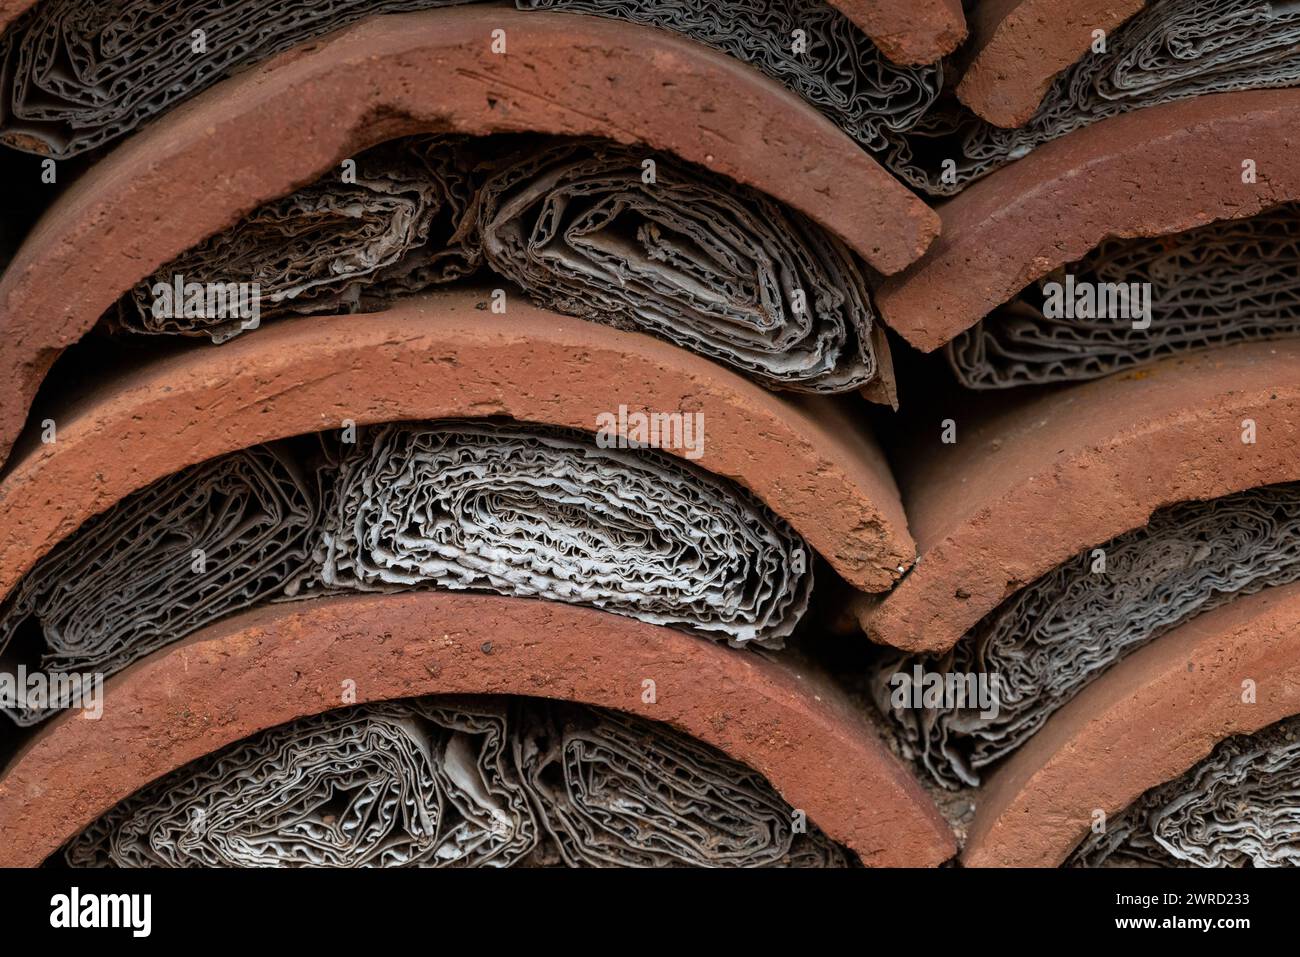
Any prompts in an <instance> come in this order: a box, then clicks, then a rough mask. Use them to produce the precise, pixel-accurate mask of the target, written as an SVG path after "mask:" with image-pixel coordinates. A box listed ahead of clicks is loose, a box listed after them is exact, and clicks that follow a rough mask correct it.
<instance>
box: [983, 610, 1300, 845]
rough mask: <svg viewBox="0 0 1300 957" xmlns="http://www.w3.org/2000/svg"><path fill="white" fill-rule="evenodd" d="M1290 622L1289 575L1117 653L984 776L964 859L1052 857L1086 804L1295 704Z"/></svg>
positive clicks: (1071, 840)
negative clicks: (1247, 696) (1250, 687)
mask: <svg viewBox="0 0 1300 957" xmlns="http://www.w3.org/2000/svg"><path fill="white" fill-rule="evenodd" d="M1298 632H1300V585H1285V586H1281V587H1278V588H1270V589H1266V590H1264V591H1262V592H1259V593H1258V594H1255V595H1250V596H1245V597H1241V598H1238V599H1236V600H1235V601H1233V602H1230V603H1229V604H1227V605H1224V606H1221V607H1220V608H1217V609H1215V610H1213V611H1209V612H1206V613H1205V614H1203V615H1200V616H1198V617H1196V618H1194V619H1192V620H1191V621H1189V622H1187V623H1186V624H1184V625H1182V626H1181V627H1179V628H1177V629H1175V630H1174V631H1171V632H1170V633H1169V634H1167V635H1164V636H1163V637H1161V638H1158V639H1157V640H1155V641H1153V642H1152V643H1151V644H1149V645H1147V646H1146V647H1145V648H1142V649H1140V650H1139V651H1137V652H1135V653H1134V654H1133V655H1131V656H1129V657H1128V658H1126V659H1125V660H1124V661H1122V662H1121V663H1120V664H1118V665H1116V666H1115V667H1114V668H1112V669H1111V670H1110V671H1108V672H1106V674H1104V675H1102V676H1101V677H1100V678H1098V679H1097V680H1096V681H1095V682H1093V683H1092V684H1091V685H1089V686H1088V687H1087V688H1085V689H1084V690H1083V692H1082V693H1081V694H1079V696H1078V697H1076V698H1075V699H1074V700H1073V701H1071V702H1070V703H1069V704H1068V705H1066V706H1065V707H1064V708H1062V709H1061V710H1060V711H1058V712H1057V713H1056V714H1054V715H1053V716H1052V717H1051V718H1050V719H1049V720H1048V722H1047V724H1046V725H1044V726H1043V728H1042V730H1041V731H1039V732H1038V734H1036V735H1035V736H1034V737H1033V738H1032V739H1031V740H1030V741H1029V743H1028V744H1026V745H1025V746H1024V747H1023V748H1021V749H1020V751H1018V752H1017V753H1016V754H1015V755H1013V756H1012V757H1011V758H1009V759H1008V761H1007V763H1006V764H1005V765H1004V766H1003V767H1001V768H1000V769H999V770H998V772H997V773H996V774H995V775H994V776H993V779H992V780H991V781H990V782H989V784H988V786H987V787H986V788H985V790H984V792H983V793H982V795H981V796H980V801H979V807H978V811H977V812H976V816H975V821H974V824H973V825H972V827H971V830H970V833H969V839H968V842H967V845H966V850H965V853H964V854H963V858H962V859H963V862H964V863H966V864H967V865H970V866H974V867H981V866H999V865H1001V866H1030V867H1055V866H1056V865H1058V864H1060V863H1061V862H1062V861H1064V860H1065V859H1066V857H1068V856H1069V854H1070V851H1072V850H1073V849H1074V848H1075V846H1076V845H1077V844H1078V843H1079V842H1080V841H1081V840H1083V838H1084V837H1085V836H1086V835H1087V833H1088V829H1089V827H1091V825H1092V821H1093V813H1094V811H1095V810H1098V809H1099V810H1102V811H1104V812H1105V813H1106V815H1107V816H1108V817H1109V816H1112V815H1115V814H1117V813H1119V812H1120V811H1122V810H1123V809H1124V808H1126V807H1127V806H1128V805H1129V804H1131V803H1132V802H1133V801H1134V800H1135V799H1137V798H1138V797H1139V796H1140V795H1141V794H1142V793H1143V792H1145V791H1147V790H1148V789H1150V788H1153V787H1155V786H1156V785H1157V784H1163V783H1164V782H1165V781H1170V780H1173V779H1174V778H1176V777H1178V776H1179V775H1181V774H1182V773H1183V772H1184V771H1186V770H1188V769H1189V768H1191V767H1192V766H1193V765H1195V764H1196V763H1197V762H1199V761H1200V760H1201V759H1202V758H1204V757H1205V756H1206V755H1208V754H1209V753H1210V751H1211V750H1213V748H1214V746H1215V745H1216V744H1217V743H1218V742H1220V741H1222V740H1223V739H1224V738H1227V737H1231V736H1232V735H1236V734H1250V733H1252V732H1255V731H1258V730H1260V729H1261V728H1264V727H1267V726H1268V725H1270V724H1273V723H1275V722H1277V721H1281V720H1282V719H1283V718H1286V717H1289V716H1291V715H1293V714H1296V713H1300V643H1297V642H1296V635H1297V633H1298ZM1247 679H1249V680H1251V681H1254V682H1255V694H1256V700H1255V701H1254V702H1253V703H1249V704H1248V703H1246V702H1244V701H1243V700H1242V699H1243V682H1244V681H1246V680H1247Z"/></svg>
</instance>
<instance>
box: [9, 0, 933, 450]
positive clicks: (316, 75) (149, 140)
mask: <svg viewBox="0 0 1300 957" xmlns="http://www.w3.org/2000/svg"><path fill="white" fill-rule="evenodd" d="M497 28H503V29H506V30H507V31H508V35H509V36H510V37H511V41H510V47H509V53H508V54H507V55H498V54H494V53H492V52H491V50H490V46H489V40H490V32H491V30H493V29H497ZM433 78H436V82H434V81H433ZM441 131H456V132H460V133H466V134H473V135H481V134H489V133H499V132H520V131H540V132H545V133H550V134H573V135H595V136H602V137H606V138H609V139H613V140H617V141H619V142H624V143H630V142H642V143H646V144H648V145H649V146H650V147H652V148H655V149H662V150H666V151H669V152H672V153H675V154H677V155H679V156H681V157H683V158H684V159H687V160H690V161H692V162H695V163H698V164H700V165H703V166H707V167H710V168H712V169H714V170H716V171H717V172H719V173H721V174H723V175H726V176H728V177H730V178H731V179H733V180H736V181H738V182H742V183H746V184H748V185H750V186H753V187H755V188H757V189H759V190H762V191H764V192H766V193H768V194H770V195H771V196H773V197H775V198H777V199H779V200H781V201H782V202H785V203H787V204H788V205H789V206H791V207H793V208H795V209H798V210H800V211H802V212H804V213H806V214H807V215H808V216H810V217H811V218H812V219H814V220H816V221H818V222H820V223H821V224H822V225H823V226H825V227H827V228H828V229H830V230H831V231H832V232H835V233H837V234H838V235H840V236H841V237H842V238H843V239H844V241H845V242H846V243H847V244H848V245H849V246H850V247H851V248H853V249H854V250H855V251H857V252H858V253H859V254H861V255H862V256H863V258H864V259H866V260H867V261H868V262H869V263H871V264H872V265H873V266H875V267H876V268H877V269H879V270H881V271H882V272H886V273H889V272H894V271H897V270H899V269H901V268H903V267H904V266H906V265H907V264H908V263H910V262H912V261H913V260H914V259H916V258H917V257H918V256H920V255H921V253H922V252H923V251H924V250H925V248H926V247H927V246H928V245H929V243H930V240H931V239H932V238H933V237H934V235H935V233H936V231H937V228H938V219H937V217H936V216H935V214H934V213H933V212H931V211H930V210H929V209H928V208H927V207H926V206H925V205H924V204H923V203H922V202H921V201H920V200H919V199H917V198H916V197H915V196H913V195H912V194H911V193H910V192H908V191H907V190H906V189H905V188H904V187H903V186H902V185H901V184H899V183H898V182H897V181H896V180H895V179H894V178H893V177H892V176H890V175H889V174H888V173H886V172H885V171H884V169H883V168H882V167H881V166H880V165H879V164H878V163H876V161H875V160H873V159H872V158H871V157H870V156H869V155H868V154H867V153H865V152H864V151H863V150H862V149H860V148H859V147H858V146H857V144H856V143H854V142H853V141H852V140H851V139H850V138H849V137H848V136H847V135H846V134H844V133H843V132H841V131H840V130H839V129H838V128H837V127H835V125H834V124H832V123H831V121H830V120H828V119H826V118H825V117H824V116H822V115H821V114H820V113H818V112H817V111H816V110H815V109H813V108H812V107H811V106H809V105H808V104H806V103H804V102H803V101H802V100H800V99H799V98H798V97H797V96H795V95H794V94H793V93H791V92H789V91H788V90H786V89H785V88H784V87H782V86H781V85H780V84H778V83H777V82H776V81H774V80H771V79H768V78H767V77H764V76H763V75H761V74H760V73H758V72H757V71H755V70H753V69H751V68H749V67H747V66H745V65H744V64H742V63H739V62H737V61H735V60H732V59H730V58H728V57H726V56H725V55H723V54H721V53H717V52H715V51H713V50H710V49H708V48H707V47H704V46H702V45H700V44H697V43H694V42H692V41H690V40H686V39H683V38H680V37H676V36H674V35H672V34H670V33H668V32H667V31H664V30H658V29H655V28H652V27H642V26H637V25H634V24H627V23H620V22H616V21H613V20H606V19H602V18H599V17H574V16H568V15H565V14H559V13H557V14H546V13H524V12H519V11H515V10H510V9H500V8H492V9H484V8H480V7H464V8H454V9H443V10H433V11H429V12H425V13H415V14H403V15H396V16H384V17H376V18H374V19H372V20H368V21H364V22H362V23H359V24H356V25H354V26H351V27H348V28H346V29H344V30H341V31H339V32H338V33H335V34H331V35H330V36H329V37H326V38H324V39H321V40H319V41H316V42H314V43H311V44H308V45H306V46H304V47H300V48H295V49H294V50H290V51H289V52H287V53H285V54H282V55H281V56H279V57H276V58H274V59H272V60H270V61H268V62H266V63H264V64H262V65H261V66H259V67H257V68H254V69H250V70H248V71H246V72H243V73H240V74H238V75H236V76H235V77H233V78H231V79H228V80H226V81H223V82H222V83H220V84H218V85H217V86H215V87H213V88H212V89H210V90H208V91H206V92H205V93H203V94H200V95H199V96H197V97H195V98H194V99H192V100H189V101H187V102H186V103H184V104H181V105H180V106H179V107H177V108H176V109H175V110H173V111H171V112H170V113H169V114H168V115H167V116H166V117H164V118H162V119H161V120H159V121H158V122H156V123H153V124H151V125H149V126H148V127H147V128H145V129H144V130H142V131H140V132H139V133H138V134H136V135H135V136H132V137H131V138H130V139H129V140H128V141H126V142H125V143H124V144H123V145H122V146H120V147H119V148H118V149H116V150H115V151H113V152H112V153H111V154H110V155H109V156H108V157H107V158H106V159H105V160H103V161H101V162H100V163H98V164H96V165H95V166H94V167H92V168H91V169H90V170H89V171H88V172H87V173H86V174H85V175H84V176H82V177H80V178H79V179H78V181H77V182H76V183H74V184H73V185H72V186H71V187H70V188H69V189H68V191H67V193H66V194H64V195H63V196H61V197H60V199H59V200H58V201H57V202H56V203H55V205H54V206H53V207H52V208H51V209H50V210H49V211H48V212H47V213H46V215H45V216H44V218H42V220H41V221H40V222H39V223H38V224H37V226H36V227H35V229H34V230H33V231H32V233H31V235H30V236H28V238H27V240H26V242H25V243H24V244H23V246H22V248H21V249H19V251H18V253H17V255H16V257H15V258H14V260H13V262H12V263H11V264H10V266H9V268H8V269H7V270H6V272H5V274H4V276H3V278H0V464H2V463H3V459H4V456H5V455H7V453H8V448H9V446H10V445H11V443H12V441H13V438H14V436H15V435H16V434H17V432H18V430H19V429H20V428H21V425H22V421H23V418H24V417H25V413H26V410H27V407H28V405H29V404H30V402H31V399H32V396H33V395H34V394H35V392H36V389H37V387H38V386H39V385H40V383H41V381H42V379H43V378H44V376H45V374H46V372H47V371H48V370H49V367H50V365H51V364H52V363H53V361H54V360H55V358H57V356H58V355H59V353H60V352H61V351H62V350H63V349H65V348H67V347H68V346H69V345H71V344H72V343H74V342H76V341H77V340H78V339H80V338H81V337H82V336H83V335H84V334H85V333H86V332H87V331H88V330H89V329H90V328H91V327H92V326H93V325H94V324H95V322H96V321H97V320H98V319H99V317H100V316H101V315H103V313H104V311H105V310H106V309H108V307H109V306H111V305H112V304H113V302H114V301H115V300H116V299H117V298H118V296H120V295H121V294H122V293H124V292H126V291H127V290H128V289H130V288H131V287H132V286H133V285H134V284H135V283H137V282H139V281H140V280H141V279H144V278H145V277H146V276H148V275H149V274H150V273H152V272H153V271H154V270H155V269H157V268H158V267H160V266H162V265H164V264H165V263H167V262H169V261H170V260H172V259H173V258H175V257H176V256H177V255H178V254H180V253H181V252H183V251H185V250H186V249H189V248H190V247H192V246H194V245H195V244H196V243H198V242H199V241H201V240H202V239H204V238H206V237H207V236H210V235H212V234H214V233H217V232H219V231H221V230H222V229H225V228H227V227H229V226H231V225H233V224H234V223H235V222H237V221H238V220H239V219H240V218H241V217H242V216H243V215H245V214H246V213H248V212H249V211H251V210H252V209H254V208H255V207H257V206H258V205H260V204H261V203H264V202H266V201H268V200H271V199H274V198H277V197H279V196H283V195H285V194H286V193H289V192H291V191H292V190H294V189H296V188H298V187H299V186H302V185H303V184H305V183H308V182H311V181H313V180H315V179H317V178H319V177H320V176H321V175H322V174H323V173H324V172H325V171H327V170H329V169H330V168H331V167H333V166H334V165H336V164H337V163H339V162H340V161H341V160H343V159H344V158H346V157H348V156H350V155H352V154H354V153H356V152H357V151H359V150H361V149H364V148H365V147H367V146H371V145H373V144H375V143H378V142H381V141H384V140H387V139H393V138H395V137H398V136H403V135H407V134H412V133H417V132H441ZM216 157H226V158H227V160H228V161H227V162H214V158H216Z"/></svg>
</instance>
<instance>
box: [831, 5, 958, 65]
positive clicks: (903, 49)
mask: <svg viewBox="0 0 1300 957" xmlns="http://www.w3.org/2000/svg"><path fill="white" fill-rule="evenodd" d="M829 3H830V5H831V6H832V7H835V8H836V9H838V10H839V11H840V13H842V14H844V15H845V16H846V17H848V18H849V19H850V20H852V21H853V22H854V23H856V24H857V25H858V28H859V29H860V30H861V31H862V32H863V33H865V34H866V35H867V36H869V37H871V40H872V42H873V43H875V45H876V46H877V47H879V48H880V52H881V53H883V54H884V55H885V56H887V57H889V59H891V60H893V61H894V62H895V63H905V64H919V63H933V62H934V61H935V60H938V59H939V58H940V57H943V56H947V55H948V54H949V53H951V52H952V51H953V50H955V49H957V47H959V46H960V45H961V42H962V41H963V40H965V39H966V15H965V14H964V13H963V12H962V7H961V0H829Z"/></svg>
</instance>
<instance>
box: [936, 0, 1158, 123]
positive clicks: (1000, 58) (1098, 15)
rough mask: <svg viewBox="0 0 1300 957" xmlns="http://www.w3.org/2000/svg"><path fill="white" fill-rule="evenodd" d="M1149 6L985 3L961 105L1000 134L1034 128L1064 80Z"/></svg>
mask: <svg viewBox="0 0 1300 957" xmlns="http://www.w3.org/2000/svg"><path fill="white" fill-rule="evenodd" d="M1144 6H1146V0H984V2H982V3H981V4H980V5H979V6H978V7H976V8H975V13H974V14H973V16H972V17H971V43H970V46H968V47H967V48H966V51H964V52H966V54H967V55H968V56H970V62H969V63H968V65H967V67H966V72H965V73H964V74H963V75H962V78H961V82H960V83H958V84H957V98H958V99H960V100H961V101H962V102H963V103H965V104H966V106H968V107H969V108H970V109H971V110H972V111H973V112H974V113H976V114H977V115H979V116H981V117H983V118H984V119H986V120H988V121H989V122H990V123H992V124H994V125H995V126H1005V127H1015V126H1021V125H1023V124H1024V123H1026V122H1027V121H1028V120H1029V118H1030V117H1031V116H1033V115H1034V112H1035V111H1036V110H1037V109H1038V106H1039V104H1040V103H1042V101H1043V97H1044V96H1045V95H1046V94H1047V90H1048V88H1049V87H1050V86H1051V85H1052V81H1053V80H1055V79H1056V77H1057V75H1058V74H1059V73H1060V72H1061V71H1062V70H1066V69H1068V68H1069V67H1071V66H1073V65H1074V64H1075V62H1076V61H1078V60H1079V59H1080V58H1081V57H1082V56H1083V55H1084V54H1086V53H1087V52H1088V51H1089V50H1090V49H1091V48H1092V43H1093V36H1092V32H1093V31H1094V30H1105V31H1106V33H1107V34H1109V33H1111V31H1113V30H1114V29H1115V28H1116V27H1118V26H1119V25H1120V24H1122V23H1124V21H1126V20H1128V19H1129V18H1130V17H1132V16H1133V15H1134V14H1135V13H1137V12H1139V11H1140V10H1141V9H1142V8H1143V7H1144Z"/></svg>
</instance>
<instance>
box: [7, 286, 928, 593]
mask: <svg viewBox="0 0 1300 957" xmlns="http://www.w3.org/2000/svg"><path fill="white" fill-rule="evenodd" d="M488 300H489V293H488V291H486V290H483V291H476V290H472V289H457V290H452V291H448V292H444V293H440V294H436V295H432V296H427V297H419V298H415V299H411V300H408V301H404V302H402V303H399V304H398V305H396V306H395V307H394V308H392V309H390V310H388V311H386V312H382V313H375V314H370V315H352V316H334V317H304V318H300V319H287V320H283V321H279V322H276V323H271V324H269V325H267V326H266V327H264V328H262V329H259V330H257V331H255V332H252V333H249V334H247V335H244V336H241V337H239V338H237V339H235V340H233V341H231V342H229V343H227V344H225V345H222V346H208V347H199V348H193V349H188V350H185V351H184V352H182V353H180V354H178V355H174V356H172V357H170V358H165V359H159V360H156V361H153V362H150V363H146V364H144V365H142V366H141V367H139V368H135V369H132V370H131V371H129V372H127V373H125V374H123V375H121V376H120V377H118V378H113V379H110V380H108V381H105V382H102V383H100V384H99V385H98V386H97V387H96V388H95V389H93V390H91V391H90V393H89V394H88V395H87V396H86V397H85V398H84V399H83V400H81V401H79V402H77V403H75V404H71V405H69V406H68V407H66V408H64V409H62V410H47V411H43V412H42V416H43V417H49V418H52V419H54V421H55V422H56V423H57V428H58V432H57V435H58V440H57V441H56V442H53V443H50V444H39V443H35V442H33V443H32V447H31V449H30V451H28V452H27V454H25V455H24V456H22V457H16V458H15V460H14V461H13V463H11V465H10V468H9V469H8V472H7V474H6V475H5V477H4V480H3V481H2V482H0V514H3V515H4V516H5V521H4V523H3V527H0V596H3V594H5V593H7V592H8V591H9V589H10V588H11V587H12V586H13V585H14V583H15V582H16V581H17V580H18V579H19V578H20V577H21V576H22V574H23V573H24V572H25V571H26V570H27V569H28V568H30V567H31V566H32V564H33V563H34V562H35V561H36V560H37V559H38V558H39V557H40V556H41V555H43V554H44V553H45V552H47V551H48V550H49V549H50V548H51V547H53V546H54V545H55V544H56V543H57V542H58V541H59V540H60V539H61V538H63V537H64V536H66V535H68V534H69V533H71V532H72V531H73V530H74V529H76V528H77V527H78V526H80V525H81V523H82V522H84V521H85V520H86V519H87V518H89V517H91V516H92V515H95V514H97V513H98V512H101V511H103V510H104V509H106V508H108V507H109V506H110V505H112V504H113V503H114V502H117V501H119V500H120V499H122V498H123V497H124V496H126V495H128V494H129V493H131V492H133V491H135V490H136V489H139V488H143V487H144V486H146V485H148V484H149V483H150V482H153V481H156V480H157V479H160V478H162V477H163V476H166V475H170V474H172V473H174V472H176V471H179V470H180V469H182V468H184V467H185V466H187V465H191V464H193V463H196V462H202V461H205V460H207V459H210V458H213V457H215V456H218V455H222V454H224V453H227V452H231V451H235V450H237V449H242V448H247V447H249V446H252V445H257V444H259V443H262V442H268V441H271V440H273V439H278V438H284V437H287V436H292V435H301V434H304V433H310V432H317V431H321V430H323V429H337V428H339V427H340V425H341V423H342V422H343V420H345V419H351V420H353V421H354V422H356V423H357V424H359V425H364V424H367V423H375V422H388V421H396V420H419V419H439V418H453V417H479V416H489V415H497V416H508V417H510V418H513V419H517V420H521V421H530V422H540V423H544V424H550V425H557V426H564V427H568V428H574V429H581V430H584V431H587V432H595V431H596V430H597V415H598V414H599V413H601V412H611V413H614V414H615V415H617V413H618V409H619V406H626V407H627V408H628V410H629V411H630V412H636V411H642V412H674V411H690V412H701V413H703V416H704V420H703V421H704V433H703V435H704V439H703V454H702V455H701V456H700V457H699V458H698V459H696V460H695V464H697V465H698V466H699V467H701V468H703V469H706V470H707V471H710V472H713V473H715V474H717V475H722V476H724V477H726V478H729V479H732V480H734V481H736V482H737V483H739V484H741V485H743V486H745V487H746V488H748V489H750V490H751V491H752V492H753V493H754V494H755V495H757V496H758V497H759V498H760V499H762V500H763V501H764V502H766V503H767V504H768V506H769V507H770V508H772V510H773V511H775V512H776V513H777V514H778V515H781V516H782V517H783V518H785V519H786V521H788V522H789V523H790V524H791V525H792V526H793V527H794V529H795V530H796V531H798V532H799V533H800V534H802V535H803V536H804V537H805V538H806V539H807V541H808V543H809V544H810V545H811V546H812V547H813V548H814V549H816V550H817V551H819V552H820V553H821V554H822V555H823V556H824V557H825V558H826V559H827V560H828V561H829V562H830V564H831V565H832V567H834V568H835V570H836V571H837V572H839V573H840V575H842V576H843V577H844V578H845V579H846V580H847V581H849V582H850V583H851V584H853V585H855V586H857V587H858V588H862V589H866V590H870V591H883V590H885V589H887V588H889V587H890V586H891V585H892V584H893V582H894V581H895V580H896V579H897V578H898V576H899V572H900V569H901V568H902V567H903V566H905V565H907V564H910V562H911V560H912V558H913V557H914V555H915V546H914V545H913V543H912V540H911V538H910V537H909V536H908V533H907V523H906V519H905V517H904V515H903V509H902V505H901V503H900V501H899V498H898V491H897V487H896V486H895V485H894V481H893V478H892V476H891V475H890V472H889V468H888V466H887V465H886V463H885V461H884V458H883V456H882V455H881V453H880V450H879V448H878V447H877V446H876V445H875V443H874V441H873V440H872V439H871V438H870V437H869V436H868V435H867V434H866V433H864V432H863V431H862V430H861V428H859V427H858V426H856V425H855V424H854V423H852V422H849V421H847V420H846V419H845V418H844V416H843V415H842V413H840V412H839V409H838V407H837V406H835V405H834V404H832V403H830V402H828V401H826V400H821V401H811V402H805V403H800V404H795V403H794V402H791V401H789V400H786V399H782V398H779V397H777V396H775V395H773V394H772V393H770V392H768V391H766V390H765V389H763V388H762V387H761V386H758V385H755V384H754V383H752V382H750V381H749V380H748V379H744V378H742V377H740V376H738V375H736V374H735V373H733V372H730V371H728V370H726V369H724V368H722V367H721V366H717V365H715V364H713V363H711V362H709V361H708V360H707V359H702V358H700V357H698V356H695V355H692V354H691V353H688V352H686V351H684V350H682V349H678V348H676V347H674V346H671V345H668V344H666V343H663V342H660V341H659V340H657V339H653V338H651V337H649V336H645V335H642V334H639V333H631V332H622V331H619V330H616V329H612V328H609V327H607V326H601V325H598V324H596V323H591V322H585V321H583V320H581V319H573V318H570V317H567V316H558V315H556V314H554V313H549V312H545V311H543V310H541V309H538V308H536V307H534V306H531V305H529V304H528V303H527V302H526V301H525V300H523V299H521V298H519V297H515V298H513V299H511V300H510V301H509V305H508V310H509V311H508V313H507V314H506V315H505V316H498V315H494V314H492V313H491V312H489V311H487V309H486V308H481V307H484V306H486V303H487V302H488ZM666 451H670V452H674V453H675V454H679V455H685V451H686V450H682V449H669V450H666Z"/></svg>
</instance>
